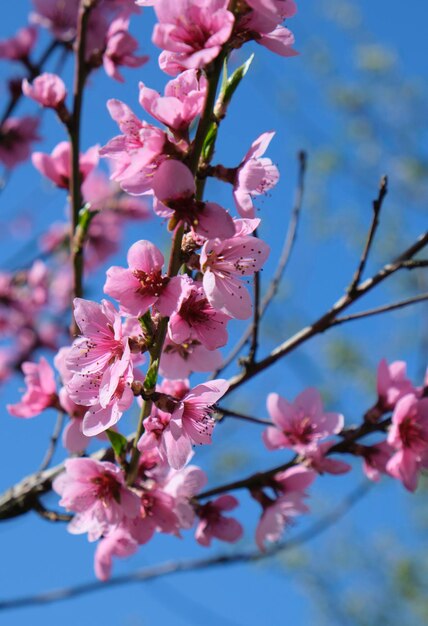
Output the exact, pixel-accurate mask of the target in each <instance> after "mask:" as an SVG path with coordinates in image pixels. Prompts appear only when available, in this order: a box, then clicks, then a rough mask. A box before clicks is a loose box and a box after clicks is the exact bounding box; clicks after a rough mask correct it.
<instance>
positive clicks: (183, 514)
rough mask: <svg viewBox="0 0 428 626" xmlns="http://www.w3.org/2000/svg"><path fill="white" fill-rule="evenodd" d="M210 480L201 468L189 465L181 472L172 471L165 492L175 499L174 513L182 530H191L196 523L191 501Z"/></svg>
mask: <svg viewBox="0 0 428 626" xmlns="http://www.w3.org/2000/svg"><path fill="white" fill-rule="evenodd" d="M207 481H208V479H207V476H206V474H205V472H203V471H202V470H201V469H200V468H199V467H197V466H196V465H188V466H187V467H184V468H182V469H181V470H170V473H169V475H168V477H167V480H166V484H165V486H164V491H165V492H166V493H169V494H171V495H172V496H173V498H174V511H175V513H176V515H177V517H178V520H179V522H180V527H181V528H191V527H192V526H193V523H194V521H195V507H194V506H193V504H191V500H192V498H193V497H194V496H196V495H197V494H198V493H199V492H200V491H201V490H202V488H203V487H204V486H205V485H206V483H207Z"/></svg>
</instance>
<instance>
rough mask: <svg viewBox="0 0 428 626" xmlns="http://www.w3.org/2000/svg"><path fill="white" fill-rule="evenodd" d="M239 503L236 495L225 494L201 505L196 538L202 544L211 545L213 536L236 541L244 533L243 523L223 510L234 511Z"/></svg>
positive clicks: (230, 541) (197, 510)
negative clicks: (227, 515)
mask: <svg viewBox="0 0 428 626" xmlns="http://www.w3.org/2000/svg"><path fill="white" fill-rule="evenodd" d="M238 505H239V502H238V500H237V499H236V498H235V497H234V496H230V495H224V496H220V497H219V498H216V499H215V500H212V501H210V502H207V503H206V504H202V505H199V506H198V507H197V509H196V512H197V515H198V517H199V523H198V526H197V528H196V532H195V538H196V541H197V542H198V543H199V544H200V545H201V546H210V545H211V540H212V538H216V539H220V540H221V541H227V542H229V543H234V542H235V541H238V540H239V539H240V538H241V537H242V535H243V532H244V531H243V528H242V526H241V524H240V523H239V522H238V521H237V520H236V519H233V517H225V516H224V515H223V511H232V510H233V509H235V508H236V507H237V506H238Z"/></svg>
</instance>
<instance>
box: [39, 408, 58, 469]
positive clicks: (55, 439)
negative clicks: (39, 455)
mask: <svg viewBox="0 0 428 626" xmlns="http://www.w3.org/2000/svg"><path fill="white" fill-rule="evenodd" d="M63 423H64V412H63V411H58V417H57V418H56V422H55V427H54V430H53V433H52V435H51V439H50V443H49V447H48V449H47V450H46V453H45V456H44V458H43V461H42V464H41V465H40V468H39V472H43V470H45V469H47V468H48V467H49V465H50V463H51V461H52V458H53V455H54V454H55V450H56V445H57V443H58V439H59V436H60V434H61V431H62V425H63Z"/></svg>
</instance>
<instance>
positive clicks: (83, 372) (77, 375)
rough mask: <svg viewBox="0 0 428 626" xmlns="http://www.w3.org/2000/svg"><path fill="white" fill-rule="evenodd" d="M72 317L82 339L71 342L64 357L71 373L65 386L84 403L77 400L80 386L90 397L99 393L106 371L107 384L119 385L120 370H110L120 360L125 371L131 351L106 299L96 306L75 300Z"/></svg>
mask: <svg viewBox="0 0 428 626" xmlns="http://www.w3.org/2000/svg"><path fill="white" fill-rule="evenodd" d="M74 316H75V319H76V322H77V324H78V326H79V328H80V331H81V333H82V336H81V337H78V338H77V339H75V340H74V342H73V345H72V346H71V349H70V352H69V353H68V356H67V358H66V363H67V367H68V368H69V369H70V370H71V371H72V372H73V374H74V375H73V378H71V380H70V381H67V383H66V386H67V388H68V390H69V391H70V392H71V393H70V396H71V397H72V399H73V400H74V401H75V402H77V403H78V404H85V402H84V401H83V400H84V397H82V398H81V399H80V398H79V392H78V391H77V390H78V389H79V388H80V387H82V393H83V395H86V394H89V397H92V395H93V394H95V393H97V392H98V388H99V385H100V384H101V378H102V374H103V373H104V372H105V370H107V369H108V368H110V377H109V380H108V382H109V385H111V386H112V387H114V384H115V383H116V384H119V379H120V377H121V375H122V374H123V372H122V371H121V370H120V369H118V370H113V371H111V368H112V366H114V364H115V363H116V362H117V361H122V362H123V364H124V367H125V368H126V365H127V364H128V363H129V362H130V360H131V352H130V347H129V342H128V337H127V336H126V335H125V334H124V330H123V327H122V321H121V319H120V316H119V314H118V313H117V311H116V310H115V308H114V307H113V305H112V304H111V303H110V302H108V301H107V300H103V301H102V303H101V304H98V303H96V302H91V301H90V300H83V299H82V298H75V300H74ZM91 376H92V377H93V378H92V379H91ZM72 383H73V386H72V387H71V385H72ZM91 387H92V393H91Z"/></svg>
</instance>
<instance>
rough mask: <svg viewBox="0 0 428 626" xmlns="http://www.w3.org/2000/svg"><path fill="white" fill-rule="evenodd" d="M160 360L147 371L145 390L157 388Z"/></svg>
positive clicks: (154, 362) (156, 360)
mask: <svg viewBox="0 0 428 626" xmlns="http://www.w3.org/2000/svg"><path fill="white" fill-rule="evenodd" d="M158 369H159V359H155V360H154V361H153V363H152V364H151V365H150V367H149V369H148V370H147V374H146V377H145V379H144V388H145V389H147V390H148V391H150V390H151V389H154V388H155V387H156V381H157V379H158Z"/></svg>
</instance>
